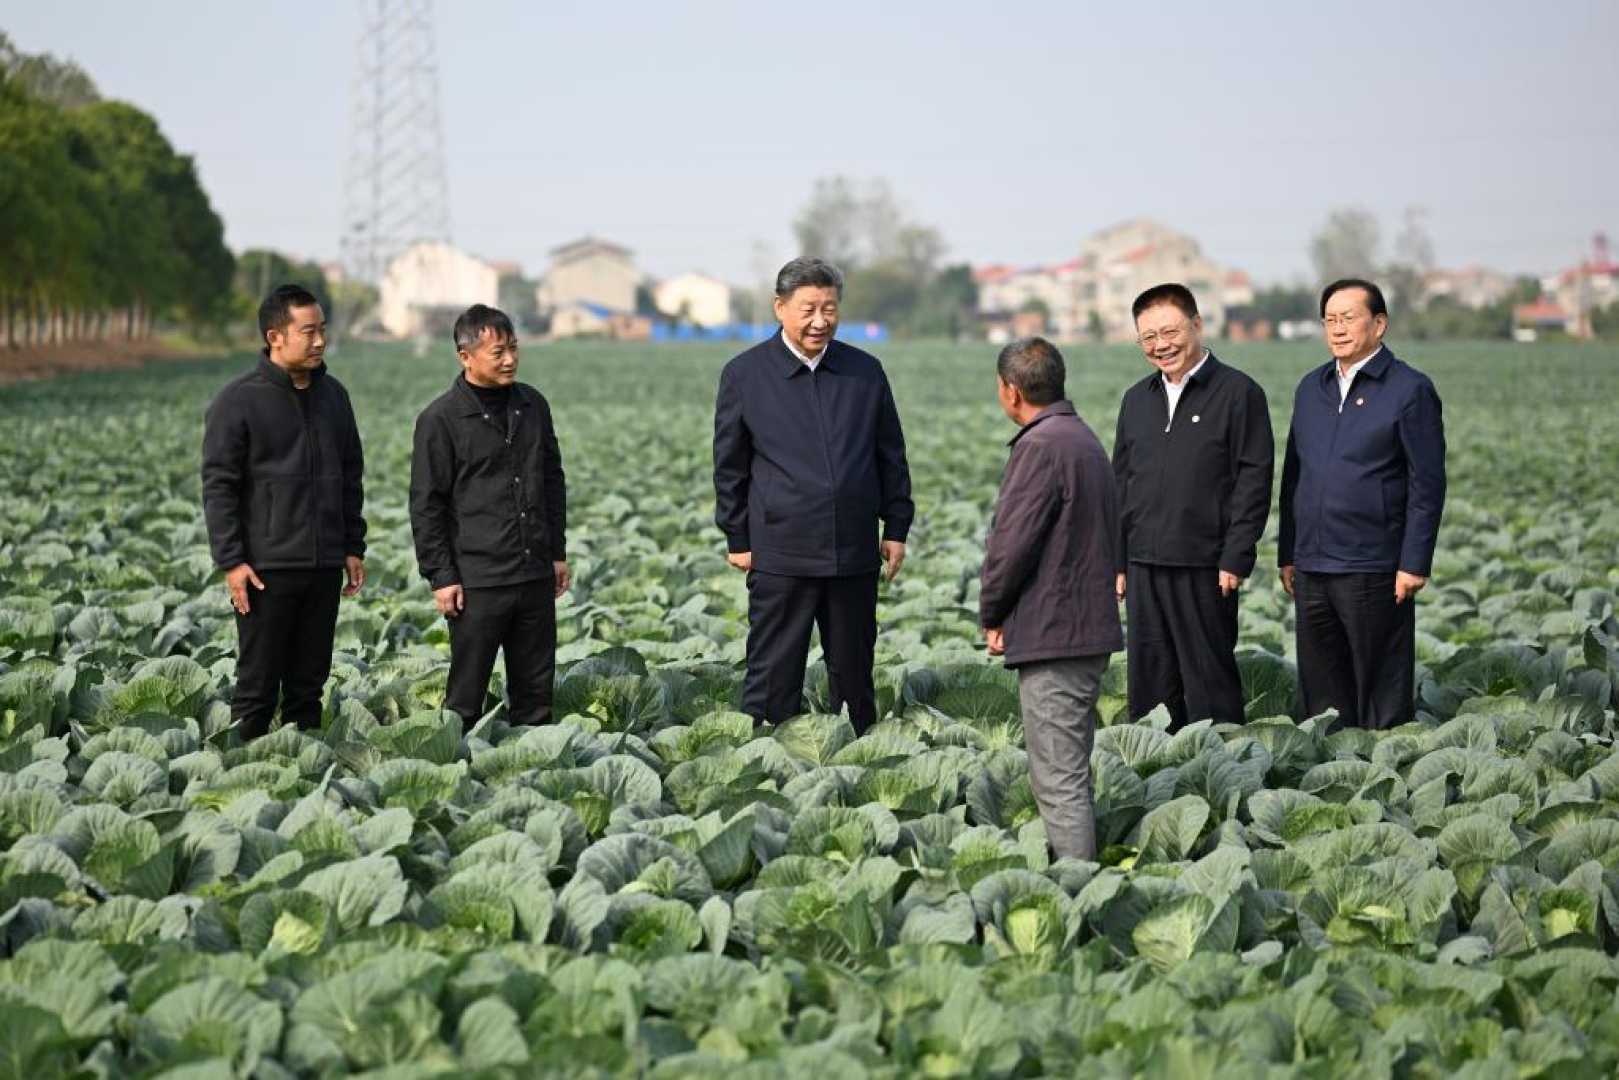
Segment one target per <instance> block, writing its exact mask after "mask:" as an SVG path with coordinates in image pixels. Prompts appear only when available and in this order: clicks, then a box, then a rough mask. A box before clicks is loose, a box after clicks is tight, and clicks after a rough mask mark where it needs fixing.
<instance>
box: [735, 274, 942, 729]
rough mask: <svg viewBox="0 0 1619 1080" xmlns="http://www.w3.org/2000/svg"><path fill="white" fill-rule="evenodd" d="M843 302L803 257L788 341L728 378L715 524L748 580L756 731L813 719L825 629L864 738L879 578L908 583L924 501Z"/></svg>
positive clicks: (748, 684) (762, 351)
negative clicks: (814, 662) (812, 695)
mask: <svg viewBox="0 0 1619 1080" xmlns="http://www.w3.org/2000/svg"><path fill="white" fill-rule="evenodd" d="M842 296H843V275H842V274H841V273H840V272H839V271H838V269H837V268H836V267H834V266H832V265H830V264H828V263H826V262H823V261H822V260H820V259H816V258H810V257H801V258H797V259H794V260H793V261H791V262H789V263H788V264H787V265H786V266H784V267H782V268H781V272H780V273H778V274H777V275H776V303H775V312H776V318H777V319H778V320H779V321H780V323H781V333H779V334H773V335H771V337H770V338H769V339H767V340H766V341H764V342H762V343H761V344H759V345H755V346H754V347H753V348H751V349H749V350H748V351H747V352H744V353H742V354H741V355H740V356H738V357H736V358H735V359H733V360H732V361H731V362H730V363H729V364H727V365H726V366H725V370H724V372H723V373H722V374H721V375H720V385H719V396H718V400H717V402H716V404H715V407H714V490H715V501H716V509H715V521H716V522H717V523H718V525H719V527H720V530H721V531H722V532H723V533H725V542H726V547H727V548H728V550H729V556H728V558H729V561H730V564H731V565H732V566H734V567H736V568H737V569H738V570H742V571H745V572H746V573H747V575H748V626H749V628H748V671H747V678H746V681H745V682H744V685H743V690H742V711H743V712H746V713H747V714H749V715H750V716H752V717H753V719H754V722H755V723H756V724H758V723H764V722H769V723H780V722H781V721H783V720H786V719H788V718H789V717H791V716H795V715H797V714H798V713H800V712H802V711H803V689H804V665H805V662H806V660H807V653H808V651H809V638H810V627H811V625H816V626H819V628H820V631H821V649H822V651H823V653H824V654H825V656H826V669H827V676H828V682H829V684H830V690H831V697H832V707H833V708H834V709H836V708H840V707H842V706H844V705H847V706H848V709H849V720H850V722H851V723H852V724H853V725H854V728H855V730H856V731H858V732H864V731H865V730H866V729H867V728H868V727H870V726H871V725H872V724H873V723H874V722H876V719H877V701H876V692H875V688H874V687H873V684H872V677H871V665H872V658H873V654H874V652H875V649H876V645H877V572H878V569H879V568H880V567H881V568H884V569H885V570H886V575H887V577H888V579H889V580H890V581H892V580H893V578H894V576H895V575H896V574H898V573H899V568H900V564H901V563H902V562H904V560H905V539H906V535H907V533H908V532H909V530H910V527H911V518H912V517H913V516H914V514H915V507H914V506H913V505H912V503H911V474H910V468H909V466H908V465H907V464H906V461H905V437H904V435H903V433H902V432H901V431H900V425H899V412H898V410H896V409H895V407H894V395H893V393H892V392H891V391H890V390H889V387H888V379H887V377H886V376H884V374H883V369H882V365H880V364H879V363H878V362H877V360H876V358H875V357H872V356H869V355H868V354H866V353H864V352H862V351H860V350H859V349H856V348H854V347H852V346H850V345H846V344H844V343H843V342H841V341H834V340H833V334H834V333H835V332H836V331H837V327H838V304H839V301H840V300H841V299H842ZM879 518H880V519H881V520H882V532H881V541H880V542H879V534H878V519H879Z"/></svg>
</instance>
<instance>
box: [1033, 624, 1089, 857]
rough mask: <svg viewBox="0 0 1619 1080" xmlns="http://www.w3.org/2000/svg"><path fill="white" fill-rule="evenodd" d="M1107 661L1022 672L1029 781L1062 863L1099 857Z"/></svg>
mask: <svg viewBox="0 0 1619 1080" xmlns="http://www.w3.org/2000/svg"><path fill="white" fill-rule="evenodd" d="M1107 661H1108V658H1107V656H1106V655H1103V656H1077V657H1074V658H1072V659H1064V660H1040V661H1036V662H1034V663H1030V664H1022V665H1020V666H1019V667H1018V669H1017V673H1018V698H1019V701H1020V704H1021V705H1022V708H1023V743H1024V745H1025V746H1026V747H1027V748H1028V751H1029V782H1030V785H1031V786H1032V787H1033V788H1034V798H1035V802H1037V803H1038V804H1039V806H1040V819H1041V820H1042V821H1044V822H1045V824H1046V839H1047V840H1049V841H1050V842H1051V849H1052V850H1053V851H1055V852H1056V853H1057V858H1059V859H1085V860H1090V861H1094V860H1095V858H1096V816H1095V811H1094V808H1093V806H1092V803H1091V744H1092V743H1093V742H1094V741H1095V737H1096V720H1097V715H1096V699H1097V697H1098V696H1099V695H1100V693H1101V690H1102V673H1103V672H1105V671H1106V670H1107Z"/></svg>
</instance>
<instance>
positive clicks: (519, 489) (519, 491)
mask: <svg viewBox="0 0 1619 1080" xmlns="http://www.w3.org/2000/svg"><path fill="white" fill-rule="evenodd" d="M473 399H474V400H477V395H476V394H474V395H473ZM478 414H479V415H480V416H482V417H483V422H484V423H486V424H488V425H489V426H490V427H492V428H494V429H495V433H496V434H497V435H499V436H500V437H501V441H502V442H504V443H505V446H506V456H507V459H508V460H509V461H511V462H512V507H513V508H514V509H515V510H516V511H517V535H518V537H519V538H520V539H521V540H522V542H523V554H524V555H527V554H528V553H529V552H530V551H532V550H533V545H531V544H530V543H529V539H528V531H527V529H526V528H524V526H525V525H526V524H527V522H528V518H527V517H526V516H524V515H525V513H526V512H525V511H524V509H523V484H522V479H521V478H520V477H519V476H518V475H517V469H518V463H517V455H516V453H515V451H513V449H512V444H513V443H514V442H515V441H516V439H517V419H518V417H519V416H520V415H521V412H520V410H519V409H518V397H517V393H516V391H513V392H512V395H511V398H510V400H508V401H507V402H506V430H505V431H501V430H500V425H499V424H497V423H495V420H494V417H492V416H490V415H489V413H488V412H486V411H484V406H483V402H482V401H478Z"/></svg>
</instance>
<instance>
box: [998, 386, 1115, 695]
mask: <svg viewBox="0 0 1619 1080" xmlns="http://www.w3.org/2000/svg"><path fill="white" fill-rule="evenodd" d="M1011 447H1012V456H1011V458H1010V459H1009V460H1008V461H1007V463H1006V472H1005V474H1004V475H1003V476H1002V477H1001V492H1000V495H999V497H998V498H997V499H996V500H995V519H994V523H993V524H992V525H991V527H990V533H989V541H988V549H987V550H986V551H985V553H984V568H983V571H982V575H981V586H982V587H981V589H980V592H979V599H978V608H979V618H980V621H981V622H982V624H983V626H984V627H985V628H986V629H992V628H995V627H999V628H1000V629H1001V630H1002V632H1003V633H1004V634H1005V636H1006V664H1007V666H1008V667H1016V666H1018V665H1019V664H1027V663H1032V662H1034V661H1037V660H1060V659H1070V658H1073V657H1080V656H1097V655H1103V654H1106V653H1111V652H1117V651H1118V650H1119V649H1122V648H1124V635H1123V634H1122V633H1121V632H1120V630H1119V605H1118V601H1117V599H1116V598H1115V597H1114V593H1113V576H1114V566H1115V554H1114V547H1115V546H1116V544H1117V542H1118V535H1119V512H1118V504H1117V497H1116V495H1115V494H1114V487H1113V466H1112V465H1111V464H1110V463H1109V461H1108V456H1107V451H1105V450H1103V449H1102V443H1101V441H1100V440H1098V439H1097V437H1096V433H1095V432H1093V431H1091V429H1090V428H1089V427H1088V426H1087V425H1086V423H1085V421H1083V420H1081V419H1080V418H1079V415H1078V414H1077V413H1076V412H1075V411H1074V406H1073V405H1072V404H1070V403H1069V402H1067V401H1058V402H1054V403H1052V404H1051V405H1048V406H1046V407H1045V408H1044V409H1042V410H1041V411H1040V413H1039V415H1038V416H1036V417H1035V418H1034V419H1033V420H1030V421H1029V422H1028V423H1027V424H1025V425H1024V426H1023V427H1022V429H1020V430H1019V431H1018V433H1017V435H1015V436H1014V437H1013V438H1012V442H1011Z"/></svg>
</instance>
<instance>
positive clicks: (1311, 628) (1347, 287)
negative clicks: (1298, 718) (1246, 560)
mask: <svg viewBox="0 0 1619 1080" xmlns="http://www.w3.org/2000/svg"><path fill="white" fill-rule="evenodd" d="M1321 322H1322V326H1323V328H1324V330H1325V332H1326V339H1327V348H1328V349H1329V350H1330V351H1331V353H1332V359H1331V360H1330V361H1328V362H1327V363H1326V364H1324V365H1323V366H1321V367H1319V368H1316V369H1315V370H1314V371H1311V372H1310V373H1309V374H1308V375H1306V376H1305V377H1304V380H1303V381H1302V382H1301V383H1299V387H1298V391H1297V392H1296V393H1295V394H1294V396H1293V423H1292V427H1291V429H1290V430H1289V432H1288V436H1287V453H1286V456H1285V458H1284V461H1283V466H1282V494H1281V508H1280V509H1281V535H1280V538H1279V540H1278V544H1277V561H1278V564H1279V566H1280V567H1281V579H1282V587H1283V588H1284V589H1286V590H1287V592H1288V593H1289V594H1290V595H1291V596H1292V597H1293V602H1294V610H1295V613H1296V615H1297V624H1298V626H1297V634H1298V664H1299V691H1300V696H1301V697H1302V698H1303V704H1304V712H1305V715H1307V716H1316V715H1319V714H1321V713H1323V712H1325V711H1327V710H1328V709H1336V710H1338V719H1339V721H1340V722H1341V723H1343V724H1345V725H1347V726H1350V727H1364V728H1388V727H1393V726H1395V725H1397V724H1403V723H1406V722H1408V721H1410V720H1412V719H1413V718H1414V716H1415V703H1414V699H1415V694H1414V690H1415V686H1414V683H1415V669H1416V595H1417V593H1418V592H1419V591H1420V590H1421V589H1422V587H1423V586H1424V585H1426V584H1427V582H1428V577H1429V575H1430V574H1431V573H1432V569H1433V554H1434V546H1435V544H1436V542H1437V540H1438V536H1439V519H1440V515H1441V513H1442V512H1443V510H1444V505H1445V427H1444V420H1443V417H1442V416H1441V411H1440V405H1439V394H1438V392H1437V391H1436V390H1435V389H1434V385H1433V382H1432V381H1431V380H1430V379H1429V378H1428V377H1427V376H1426V375H1423V374H1422V373H1421V372H1419V371H1416V370H1415V369H1413V368H1411V367H1409V366H1407V365H1406V364H1404V363H1402V362H1401V361H1400V360H1399V359H1397V358H1396V357H1395V356H1394V354H1393V353H1392V352H1390V351H1389V349H1388V347H1387V346H1385V345H1384V344H1383V335H1384V333H1385V332H1386V331H1387V330H1388V322H1389V319H1388V306H1387V304H1385V303H1384V300H1383V292H1382V290H1381V289H1379V288H1378V287H1377V286H1376V285H1374V284H1373V283H1372V282H1370V281H1363V280H1361V279H1359V278H1345V279H1343V280H1341V281H1335V282H1333V283H1332V284H1331V285H1328V286H1327V288H1326V290H1325V291H1324V292H1323V293H1322V294H1321Z"/></svg>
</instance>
